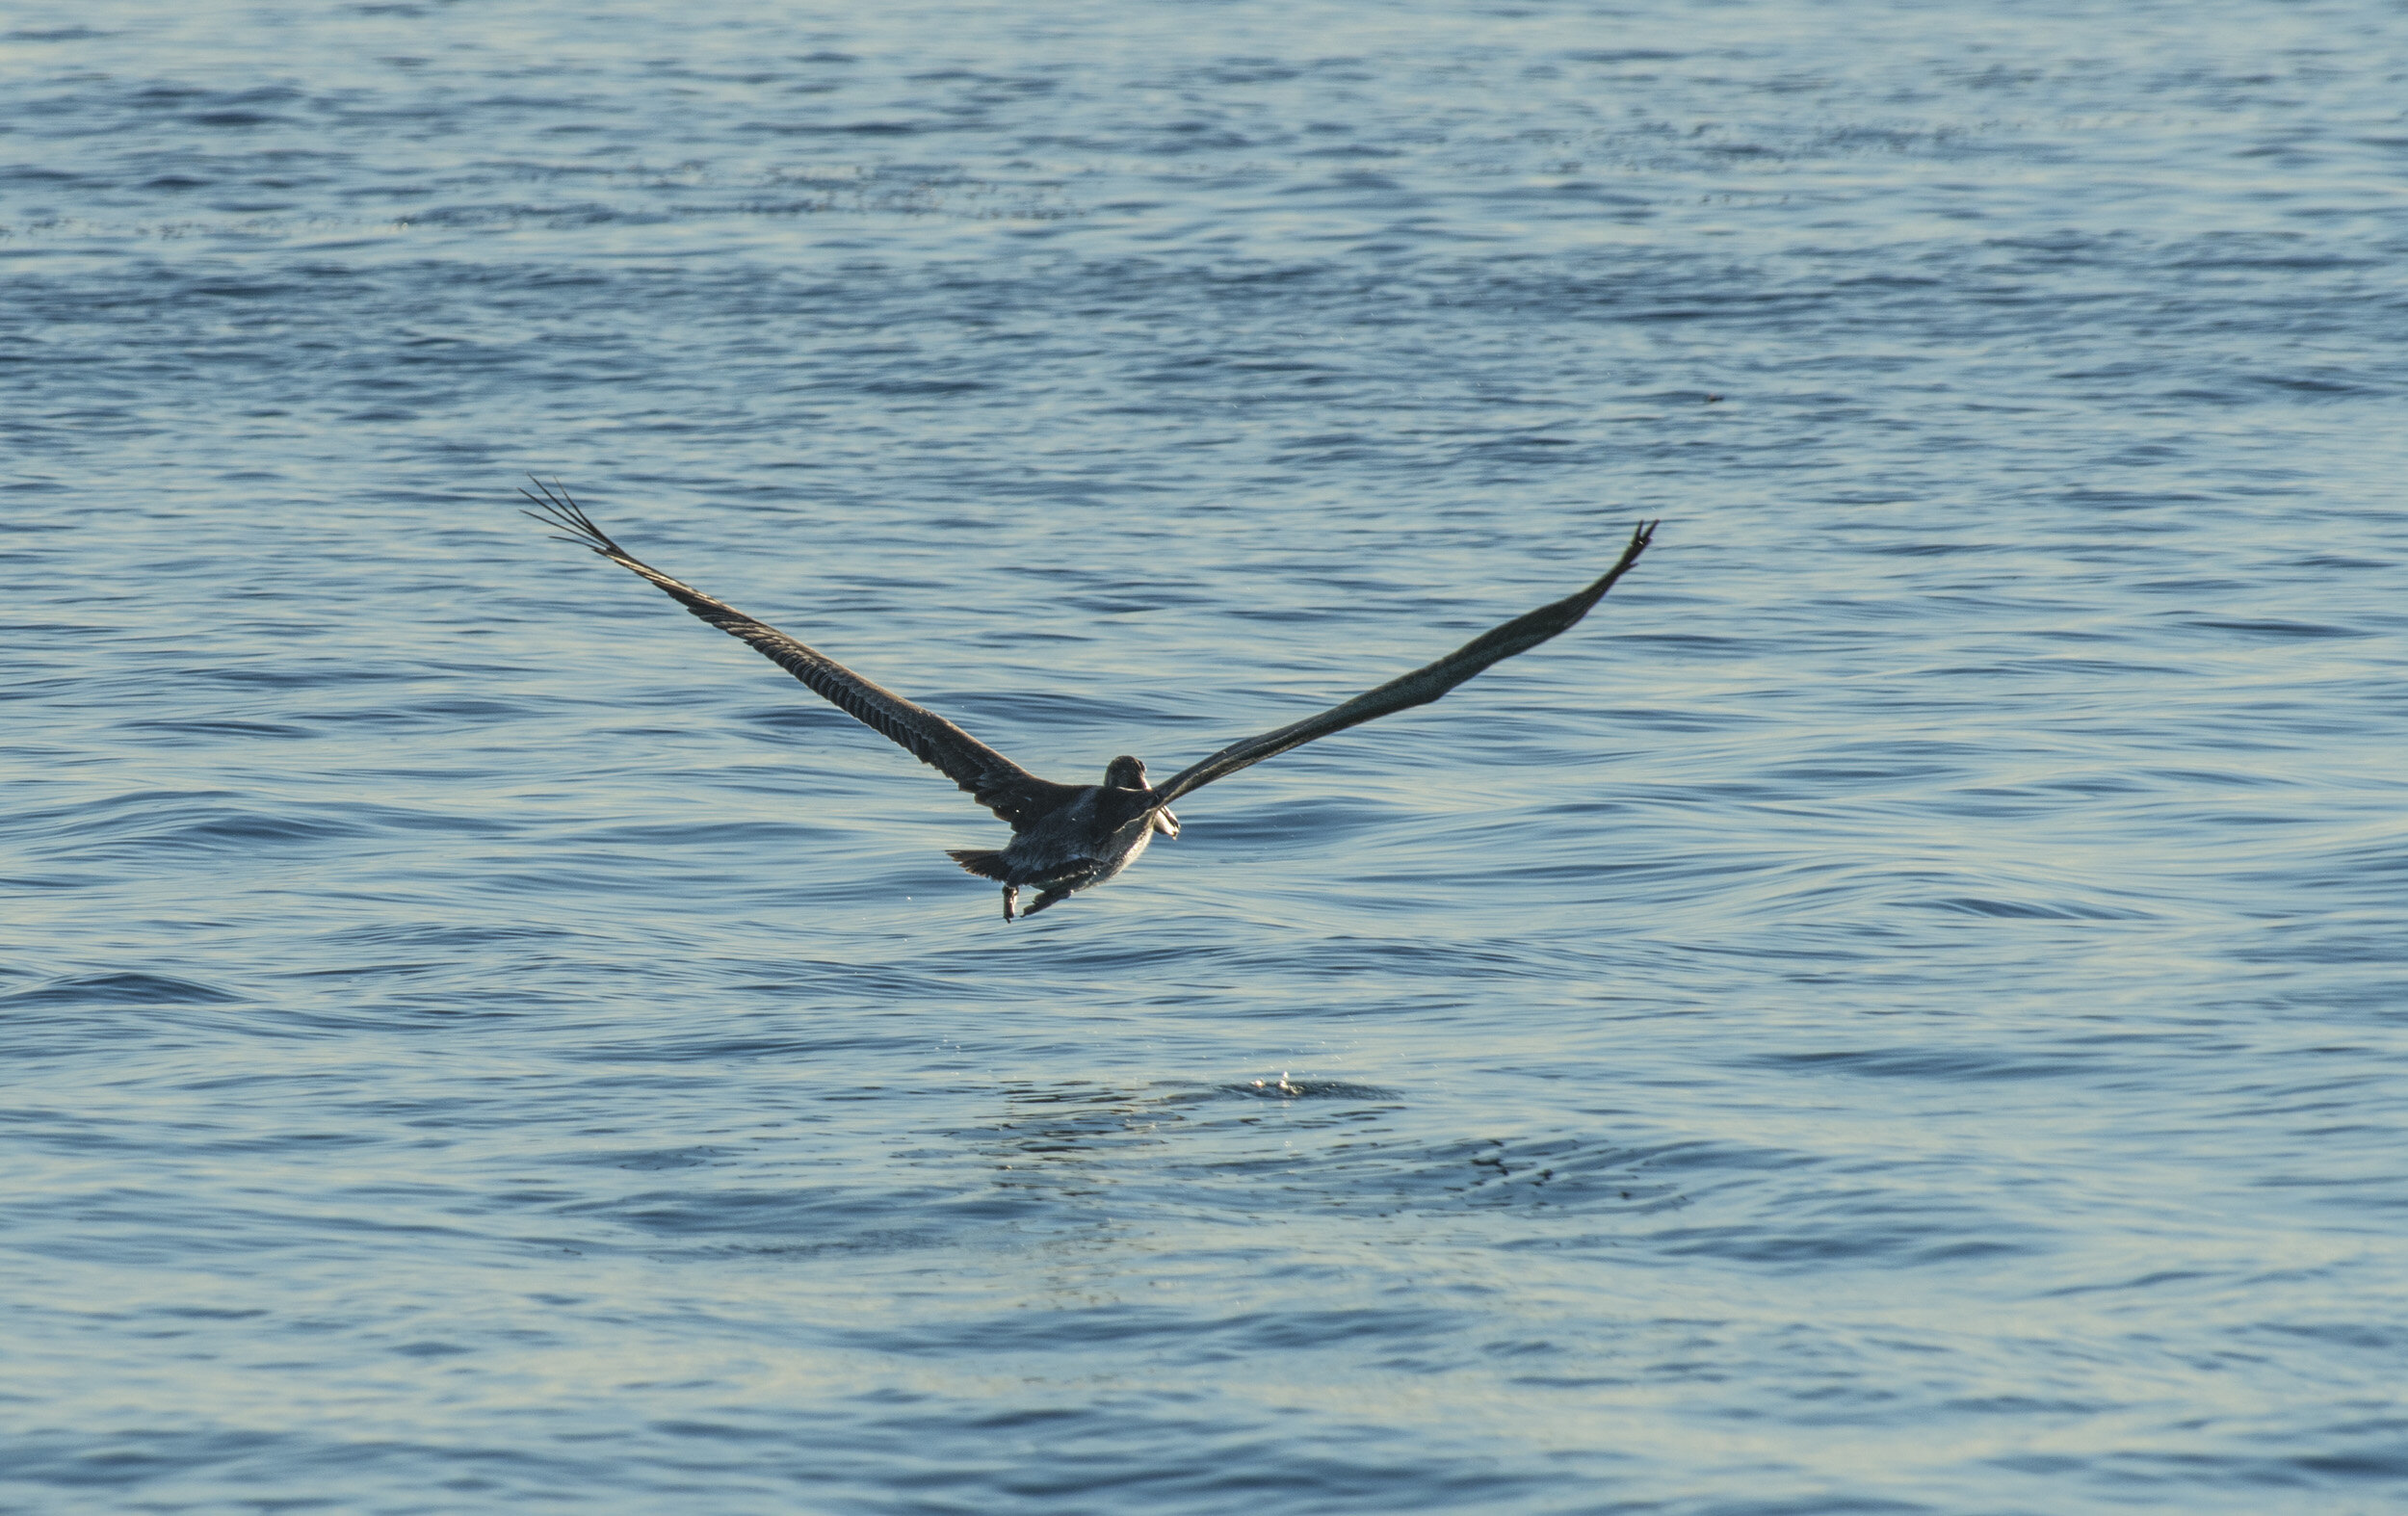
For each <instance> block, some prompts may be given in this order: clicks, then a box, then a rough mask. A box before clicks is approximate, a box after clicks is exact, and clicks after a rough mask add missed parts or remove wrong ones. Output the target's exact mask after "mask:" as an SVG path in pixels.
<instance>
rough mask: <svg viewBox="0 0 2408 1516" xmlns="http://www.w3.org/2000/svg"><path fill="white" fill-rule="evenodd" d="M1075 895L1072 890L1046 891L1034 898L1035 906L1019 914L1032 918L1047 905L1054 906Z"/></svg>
mask: <svg viewBox="0 0 2408 1516" xmlns="http://www.w3.org/2000/svg"><path fill="white" fill-rule="evenodd" d="M1075 893H1076V892H1075V891H1073V890H1047V891H1046V892H1045V893H1044V894H1042V895H1040V896H1038V897H1037V898H1036V903H1035V904H1034V905H1032V906H1030V907H1029V908H1028V909H1027V910H1024V911H1022V912H1021V913H1020V914H1021V915H1023V916H1034V915H1035V914H1036V913H1037V912H1038V911H1041V910H1043V909H1044V908H1045V907H1046V906H1048V905H1051V904H1054V903H1055V902H1059V901H1066V900H1068V899H1070V897H1071V896H1072V895H1073V894H1075Z"/></svg>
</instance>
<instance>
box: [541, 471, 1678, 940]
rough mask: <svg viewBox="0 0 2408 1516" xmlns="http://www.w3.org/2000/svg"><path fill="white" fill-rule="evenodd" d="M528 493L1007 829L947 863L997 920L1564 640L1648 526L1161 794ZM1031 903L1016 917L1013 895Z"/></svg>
mask: <svg viewBox="0 0 2408 1516" xmlns="http://www.w3.org/2000/svg"><path fill="white" fill-rule="evenodd" d="M534 483H535V485H536V488H537V489H539V490H541V491H542V494H540V495H537V494H535V493H533V492H531V491H528V490H524V489H522V490H520V491H519V493H520V494H522V495H525V496H526V497H527V498H528V500H530V501H532V502H534V504H535V507H536V509H535V510H530V511H528V512H526V513H527V514H528V515H531V516H534V517H535V518H536V519H537V521H540V522H542V523H543V524H544V525H546V526H551V527H558V528H561V529H562V530H563V532H565V533H566V534H567V535H566V536H562V537H561V540H562V541H563V542H574V543H576V544H578V545H579V546H581V547H589V548H591V549H592V550H593V551H594V552H596V553H599V554H601V555H602V556H603V557H604V558H607V559H609V560H610V561H611V562H614V563H616V564H617V565H618V566H619V567H621V568H624V569H626V570H628V571H629V572H630V573H633V574H637V575H639V576H641V577H642V578H644V579H648V580H650V581H651V582H652V584H653V586H654V587H655V588H659V589H660V590H662V591H663V592H664V593H666V594H667V596H668V597H669V598H670V599H672V600H674V601H676V602H677V603H678V604H679V605H682V606H684V607H685V608H686V609H687V610H689V611H691V612H693V613H694V614H695V615H698V616H700V617H701V618H702V619H703V620H705V621H708V622H710V623H711V624H712V625H713V626H716V627H718V628H719V629H720V631H722V632H725V633H726V634H727V635H728V636H730V637H734V638H740V639H742V640H744V641H746V642H748V643H750V644H751V646H752V647H753V649H754V650H755V651H757V652H759V653H761V654H762V655H763V656H764V657H766V658H768V659H769V660H770V661H771V662H772V663H774V664H776V665H777V666H778V667H781V668H783V669H785V670H786V671H787V672H788V673H790V674H793V675H794V676H795V677H796V678H798V679H799V680H801V681H802V682H803V683H804V684H806V685H809V686H810V687H811V689H812V691H813V692H814V693H817V694H819V695H820V696H821V697H822V698H824V699H825V700H826V701H827V702H828V703H829V704H831V705H833V706H835V707H836V708H837V709H838V710H840V711H842V712H844V713H845V714H846V715H847V716H850V717H851V718H852V719H854V720H856V721H859V722H860V723H861V724H862V725H864V726H867V727H869V728H870V729H871V730H872V731H875V732H877V733H880V734H881V735H883V736H885V737H887V738H889V739H891V740H893V741H894V742H895V743H896V744H898V745H901V746H902V747H903V749H904V750H905V751H906V752H908V753H910V754H911V756H913V757H914V758H917V759H919V760H920V761H921V762H922V763H924V764H927V765H928V766H929V767H930V768H932V769H935V770H937V771H940V772H942V773H943V774H944V775H945V776H946V777H947V778H949V779H951V780H953V781H954V783H955V784H957V785H959V786H960V787H961V788H962V789H964V790H967V791H968V792H969V793H970V795H971V797H973V798H975V799H976V800H977V801H978V802H979V803H980V804H981V805H983V806H985V807H986V808H987V809H988V810H990V811H993V812H994V813H995V814H996V815H997V816H1000V817H1002V818H1003V819H1004V820H1005V821H1007V822H1008V823H1011V831H1012V838H1011V841H1010V843H1009V844H1008V845H1007V846H1006V847H1004V848H1002V849H980V848H949V849H946V852H947V854H948V855H949V856H951V857H952V859H953V860H954V862H955V863H957V864H959V865H961V866H962V867H963V868H964V869H967V870H968V871H969V872H971V873H972V874H976V875H980V876H983V877H986V878H989V879H994V880H996V881H998V882H1000V883H1001V884H1002V885H1003V887H1004V920H1006V921H1010V920H1012V919H1013V918H1014V917H1015V916H1020V915H1029V916H1034V915H1035V914H1036V913H1037V912H1038V911H1041V910H1043V909H1044V908H1045V907H1046V906H1048V905H1052V904H1054V903H1056V902H1060V901H1064V900H1068V899H1069V898H1070V897H1071V896H1072V895H1075V894H1077V893H1078V892H1079V891H1081V890H1085V889H1092V888H1093V887H1094V886H1096V885H1098V884H1102V883H1103V882H1105V881H1106V880H1107V879H1110V878H1112V877H1113V876H1115V875H1118V874H1119V873H1120V872H1121V871H1122V870H1123V869H1126V868H1128V867H1129V865H1131V864H1133V863H1135V862H1137V861H1138V854H1139V853H1141V852H1143V851H1144V850H1145V845H1146V844H1147V843H1150V842H1152V841H1153V840H1154V834H1155V833H1156V832H1160V833H1162V834H1163V835H1164V836H1165V837H1176V836H1178V835H1179V819H1178V818H1177V817H1175V816H1173V815H1171V814H1170V802H1171V801H1173V800H1175V799H1178V798H1179V797H1181V796H1183V795H1186V794H1187V793H1188V792H1189V791H1191V790H1195V789H1200V788H1202V787H1203V786H1205V785H1208V784H1210V783H1212V782H1213V781H1214V780H1215V779H1225V778H1227V777H1228V776H1229V775H1231V774H1233V773H1236V772H1237V771H1239V770H1241V769H1246V768H1251V767H1252V766H1254V765H1255V764H1258V763H1261V762H1262V761H1263V760H1264V759H1266V758H1272V757H1276V756H1278V755H1279V754H1281V753H1284V752H1286V751H1287V750H1288V749H1289V748H1291V747H1299V746H1302V745H1304V744H1306V743H1309V742H1312V741H1314V740H1315V739H1316V738H1322V737H1327V736H1328V735H1329V734H1330V733H1332V732H1343V731H1345V730H1346V729H1347V728H1348V727H1349V726H1354V725H1358V724H1360V723H1361V722H1364V721H1368V720H1372V719H1374V718H1377V717H1382V716H1386V715H1388V714H1389V713H1390V712H1392V711H1402V710H1406V709H1409V708H1411V707H1413V706H1417V705H1427V704H1428V703H1429V702H1430V701H1432V700H1435V699H1437V698H1438V697H1439V696H1440V695H1442V694H1445V693H1447V692H1448V691H1450V690H1452V689H1453V688H1454V687H1455V686H1456V685H1459V684H1461V683H1462V682H1463V681H1464V680H1466V679H1469V678H1471V677H1472V676H1473V675H1474V674H1476V673H1479V671H1480V670H1481V669H1483V668H1485V667H1488V666H1489V665H1491V664H1493V663H1497V662H1499V661H1500V660H1502V659H1506V658H1511V657H1512V656H1513V655H1514V654H1516V653H1523V652H1528V651H1529V650H1530V649H1531V648H1533V647H1536V646H1537V645H1538V644H1539V643H1541V642H1543V641H1545V640H1548V639H1549V638H1551V637H1555V636H1557V634H1559V633H1562V632H1567V631H1570V630H1571V629H1572V628H1573V627H1574V626H1575V625H1577V624H1579V622H1580V619H1581V617H1583V616H1584V615H1586V614H1588V609H1589V607H1591V606H1593V605H1595V604H1596V603H1597V602H1598V601H1599V600H1600V599H1602V598H1604V596H1605V593H1606V591H1607V590H1609V589H1611V588H1613V585H1614V581H1615V580H1617V579H1620V578H1621V577H1622V576H1623V575H1624V574H1626V573H1628V572H1629V571H1630V567H1631V565H1632V564H1633V563H1636V562H1638V555H1639V554H1641V553H1643V552H1645V551H1646V550H1647V544H1648V542H1649V541H1650V540H1651V539H1652V538H1653V537H1654V536H1655V532H1656V527H1657V525H1658V523H1657V522H1654V521H1642V522H1640V523H1639V524H1638V526H1637V527H1636V529H1635V530H1633V532H1632V533H1631V542H1630V545H1629V546H1628V547H1625V548H1624V549H1623V550H1622V557H1621V558H1620V559H1619V560H1618V561H1616V562H1615V563H1614V565H1613V566H1612V567H1611V568H1609V569H1607V570H1606V571H1605V573H1604V574H1603V575H1601V576H1599V577H1598V578H1597V580H1596V581H1595V582H1593V583H1592V584H1590V585H1589V587H1588V588H1585V589H1582V590H1579V591H1577V592H1575V593H1573V594H1569V595H1566V596H1564V597H1563V598H1562V599H1560V600H1557V601H1556V602H1555V603H1554V604H1552V605H1543V606H1540V607H1539V608H1538V609H1537V610H1535V611H1532V612H1531V613H1530V614H1528V615H1522V616H1516V617H1514V618H1513V619H1512V620H1510V621H1507V622H1506V623H1505V625H1503V626H1501V627H1498V628H1497V629H1496V630H1495V631H1493V632H1489V633H1487V634H1486V635H1484V636H1481V637H1476V638H1474V639H1473V640H1470V641H1468V642H1466V643H1464V644H1463V645H1462V646H1461V647H1458V648H1456V649H1455V650H1454V651H1453V652H1452V653H1449V654H1448V655H1447V656H1446V657H1444V658H1441V659H1439V660H1438V661H1437V662H1436V663H1434V664H1430V665H1427V666H1426V667H1421V668H1416V669H1414V670H1413V671H1412V672H1411V673H1409V674H1404V675H1401V676H1400V677H1398V678H1395V679H1391V680H1389V681H1388V682H1387V683H1386V684H1384V685H1381V686H1380V687H1379V688H1378V689H1376V690H1372V691H1367V692H1366V693H1362V694H1358V695H1356V696H1355V697H1354V698H1353V699H1351V700H1348V701H1347V702H1346V703H1345V704H1344V705H1340V706H1335V707H1332V708H1331V709H1329V710H1326V711H1323V712H1322V714H1321V715H1319V716H1308V717H1306V718H1305V719H1303V720H1301V721H1292V722H1290V723H1289V724H1288V725H1286V726H1282V727H1279V728H1278V729H1276V730H1274V731H1269V732H1265V733H1263V734H1262V735H1261V736H1259V737H1249V738H1247V739H1245V740H1244V741H1243V742H1239V743H1231V744H1230V745H1228V746H1226V747H1224V748H1222V749H1221V750H1220V751H1218V752H1217V753H1215V754H1213V755H1212V756H1211V757H1209V758H1206V759H1204V760H1203V761H1202V762H1200V763H1196V764H1191V765H1190V766H1189V767H1188V768H1186V769H1183V770H1181V771H1179V773H1178V775H1177V776H1176V777H1174V778H1173V779H1172V780H1171V781H1170V782H1169V783H1168V784H1165V785H1163V786H1162V787H1160V788H1159V789H1157V788H1153V787H1151V786H1148V785H1147V784H1146V782H1145V765H1144V764H1142V763H1140V762H1139V761H1138V760H1137V759H1135V758H1130V757H1120V758H1114V759H1113V760H1112V762H1111V763H1110V764H1108V765H1106V766H1105V769H1104V782H1103V783H1102V784H1056V783H1054V782H1053V781H1052V780H1050V779H1040V778H1038V777H1037V776H1036V775H1035V774H1033V773H1031V772H1029V771H1027V770H1026V769H1023V768H1021V767H1020V766H1019V765H1018V764H1016V763H1013V762H1012V761H1011V760H1010V759H1008V758H1007V757H1005V756H1004V755H1003V754H1002V753H999V752H997V751H996V750H995V749H994V748H992V747H989V746H987V745H985V744H984V743H982V742H980V741H979V740H978V739H977V738H975V737H972V736H971V735H970V734H969V733H968V732H965V731H963V730H962V729H961V728H960V727H958V726H955V724H954V723H953V722H951V721H949V720H946V719H944V718H943V717H941V716H939V715H937V714H936V713H935V712H933V711H931V710H929V709H928V708H927V707H925V706H920V705H914V704H912V703H911V702H910V701H909V700H906V699H904V698H903V696H902V695H899V694H897V693H895V692H894V691H892V690H888V689H884V688H882V687H880V686H878V685H875V684H872V683H871V682H870V681H869V680H867V679H864V678H862V677H861V676H860V675H859V674H857V673H854V672H853V671H852V670H851V669H850V668H848V667H845V666H844V665H842V664H840V663H838V662H837V661H836V660H834V659H833V658H830V657H828V656H827V655H826V654H824V653H821V652H817V651H814V650H813V649H811V648H809V647H805V646H804V645H803V644H802V643H800V642H798V641H797V640H794V639H793V638H791V637H788V636H787V635H786V634H785V633H783V632H781V631H779V630H777V628H775V627H773V626H771V625H769V624H768V623H766V622H763V621H756V620H754V619H753V618H752V617H751V616H748V615H746V614H744V613H743V612H742V611H739V610H737V609H736V608H735V607H734V606H731V605H729V604H727V603H726V602H725V601H723V600H715V599H713V598H711V597H710V596H709V595H706V594H704V593H703V592H702V591H701V590H699V589H696V588H693V587H692V586H691V585H686V584H682V583H680V582H679V581H677V580H674V579H671V578H670V577H669V576H668V575H667V574H664V573H662V572H661V571H660V570H659V569H657V568H654V567H653V566H652V565H651V564H649V563H647V562H643V561H642V560H641V559H639V558H637V557H636V556H635V555H634V554H632V553H630V552H628V551H627V550H626V549H625V548H623V547H620V546H619V545H618V544H617V543H616V542H614V541H612V540H611V538H610V536H609V535H608V534H607V533H605V532H604V531H603V530H602V529H601V528H600V527H598V526H595V525H594V524H593V519H592V518H591V517H590V516H589V515H587V514H586V512H585V510H583V509H582V508H580V507H579V506H578V504H577V502H576V501H574V500H571V499H570V498H569V497H568V495H567V493H566V491H564V490H561V489H558V488H557V487H556V486H554V485H551V484H544V483H543V482H542V481H541V480H537V481H535V482H534ZM1023 885H1031V886H1034V887H1035V888H1036V889H1037V891H1038V892H1039V893H1038V895H1037V897H1036V901H1035V902H1034V904H1032V905H1031V906H1030V907H1029V908H1028V909H1027V910H1026V911H1022V910H1021V909H1020V890H1021V887H1022V886H1023Z"/></svg>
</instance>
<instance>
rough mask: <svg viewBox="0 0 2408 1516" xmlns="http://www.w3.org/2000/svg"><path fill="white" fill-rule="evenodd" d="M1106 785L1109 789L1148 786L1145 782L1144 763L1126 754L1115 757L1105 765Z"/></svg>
mask: <svg viewBox="0 0 2408 1516" xmlns="http://www.w3.org/2000/svg"><path fill="white" fill-rule="evenodd" d="M1104 787H1105V788H1106V789H1109V790H1142V789H1146V788H1148V786H1147V784H1146V782H1145V765H1144V763H1143V762H1142V761H1141V760H1139V759H1136V758H1130V757H1126V756H1124V757H1119V758H1115V759H1113V760H1112V762H1111V763H1109V764H1106V765H1105V766H1104Z"/></svg>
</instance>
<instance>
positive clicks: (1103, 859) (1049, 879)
mask: <svg viewBox="0 0 2408 1516" xmlns="http://www.w3.org/2000/svg"><path fill="white" fill-rule="evenodd" d="M1156 832H1160V833H1162V834H1163V835H1164V836H1165V837H1176V836H1178V835H1179V818H1177V817H1176V816H1173V815H1171V814H1170V807H1168V806H1167V805H1162V804H1159V803H1157V802H1156V798H1155V795H1154V792H1153V790H1152V789H1151V788H1149V787H1148V786H1147V785H1146V782H1145V765H1143V764H1141V763H1139V762H1138V760H1136V759H1135V758H1126V757H1123V758H1115V759H1113V760H1112V767H1111V768H1110V769H1108V770H1106V771H1105V773H1104V782H1103V783H1102V784H1085V785H1081V786H1079V787H1078V793H1077V795H1076V796H1074V797H1072V798H1071V799H1070V800H1069V802H1068V803H1066V804H1063V805H1061V806H1059V807H1057V808H1055V809H1054V810H1051V811H1048V812H1046V813H1045V814H1044V815H1043V816H1042V817H1040V818H1038V819H1037V820H1036V821H1035V822H1034V823H1031V824H1030V825H1029V826H1027V827H1025V828H1023V829H1022V830H1020V831H1018V832H1015V833H1014V834H1013V835H1012V839H1011V843H1010V845H1009V846H1008V847H1007V848H1005V849H1003V850H1002V851H1000V852H986V851H982V850H980V849H972V848H951V849H946V855H947V856H948V857H950V858H952V859H953V860H954V862H955V863H957V864H960V865H961V866H962V867H963V868H964V869H967V870H968V871H969V872H971V873H972V874H976V875H980V876H983V877H986V878H990V879H994V880H997V881H998V882H1000V883H1001V884H1002V885H1003V887H1004V919H1005V920H1006V921H1009V920H1011V919H1012V917H1013V916H1014V915H1015V914H1018V913H1019V905H1020V887H1021V886H1022V885H1024V884H1026V885H1034V886H1036V887H1037V888H1038V889H1040V890H1042V891H1044V893H1043V894H1041V895H1039V896H1038V897H1037V898H1036V903H1034V905H1031V906H1030V907H1029V909H1028V912H1027V914H1029V915H1031V916H1034V915H1035V914H1036V913H1037V912H1038V911H1041V910H1043V909H1044V908H1045V907H1046V906H1048V905H1051V904H1053V903H1054V902H1057V901H1060V900H1062V899H1064V898H1066V897H1068V896H1070V895H1073V894H1076V893H1077V892H1078V891H1080V890H1091V889H1093V888H1094V887H1095V886H1097V885H1099V884H1101V883H1103V882H1105V881H1106V880H1107V879H1110V878H1112V877H1113V876H1116V875H1118V874H1120V873H1121V872H1122V871H1123V870H1125V869H1127V868H1128V867H1129V865H1131V864H1133V863H1135V862H1137V861H1138V858H1139V855H1140V854H1142V853H1143V852H1144V851H1145V848H1146V845H1147V844H1148V843H1150V842H1152V841H1153V840H1154V834H1155V833H1156Z"/></svg>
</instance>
